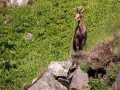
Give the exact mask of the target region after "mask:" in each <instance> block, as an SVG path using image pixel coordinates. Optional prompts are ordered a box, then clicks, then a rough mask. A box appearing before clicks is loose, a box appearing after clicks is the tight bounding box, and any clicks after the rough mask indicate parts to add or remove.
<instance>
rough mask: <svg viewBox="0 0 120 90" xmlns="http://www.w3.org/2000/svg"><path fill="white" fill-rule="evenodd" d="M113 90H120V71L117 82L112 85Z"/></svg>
mask: <svg viewBox="0 0 120 90" xmlns="http://www.w3.org/2000/svg"><path fill="white" fill-rule="evenodd" d="M112 90H120V69H119V71H118V74H117V77H116V80H115V82H114V83H113V84H112Z"/></svg>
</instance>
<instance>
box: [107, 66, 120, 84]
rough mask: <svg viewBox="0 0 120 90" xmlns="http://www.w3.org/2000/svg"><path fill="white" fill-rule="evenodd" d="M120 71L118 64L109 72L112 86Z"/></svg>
mask: <svg viewBox="0 0 120 90" xmlns="http://www.w3.org/2000/svg"><path fill="white" fill-rule="evenodd" d="M119 69H120V64H117V65H115V66H112V67H111V68H110V70H109V73H108V77H109V79H110V82H109V83H110V84H112V83H113V82H114V81H115V78H116V76H117V72H118V70H119Z"/></svg>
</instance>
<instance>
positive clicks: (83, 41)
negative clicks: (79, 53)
mask: <svg viewBox="0 0 120 90" xmlns="http://www.w3.org/2000/svg"><path fill="white" fill-rule="evenodd" d="M85 42H86V39H83V40H82V49H83V48H84V46H85Z"/></svg>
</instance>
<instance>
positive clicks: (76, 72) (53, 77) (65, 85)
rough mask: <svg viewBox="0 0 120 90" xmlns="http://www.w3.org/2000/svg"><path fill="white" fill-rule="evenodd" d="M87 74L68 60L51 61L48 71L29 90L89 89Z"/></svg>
mask: <svg viewBox="0 0 120 90" xmlns="http://www.w3.org/2000/svg"><path fill="white" fill-rule="evenodd" d="M88 82H89V80H88V75H87V73H84V72H83V71H82V70H81V69H80V66H79V64H76V63H75V62H72V61H70V60H67V61H63V62H51V63H50V65H49V66H48V71H46V73H45V74H44V75H43V76H42V77H41V78H39V79H38V80H37V81H35V83H33V84H32V86H31V87H30V88H29V90H90V89H89V85H88Z"/></svg>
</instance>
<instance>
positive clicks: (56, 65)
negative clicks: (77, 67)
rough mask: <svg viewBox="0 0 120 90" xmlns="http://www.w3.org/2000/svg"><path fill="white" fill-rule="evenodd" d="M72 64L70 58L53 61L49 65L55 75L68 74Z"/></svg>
mask: <svg viewBox="0 0 120 90" xmlns="http://www.w3.org/2000/svg"><path fill="white" fill-rule="evenodd" d="M71 65H72V62H71V61H70V60H67V61H63V62H54V61H53V62H51V63H50V65H49V66H48V70H49V72H50V73H51V74H52V75H53V76H67V72H68V70H69V68H70V66H71Z"/></svg>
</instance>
